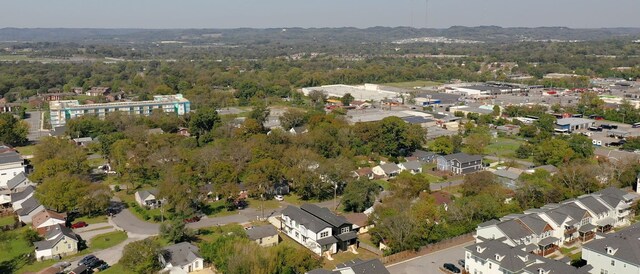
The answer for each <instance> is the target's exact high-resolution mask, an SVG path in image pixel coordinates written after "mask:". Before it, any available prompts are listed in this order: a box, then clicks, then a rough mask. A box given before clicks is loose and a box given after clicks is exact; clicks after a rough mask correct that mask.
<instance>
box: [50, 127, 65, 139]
mask: <svg viewBox="0 0 640 274" xmlns="http://www.w3.org/2000/svg"><path fill="white" fill-rule="evenodd" d="M66 131H67V126H59V127H54V128H53V129H52V130H51V131H49V135H51V136H54V137H59V136H63V135H64V134H65V133H66Z"/></svg>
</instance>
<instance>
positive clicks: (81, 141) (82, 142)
mask: <svg viewBox="0 0 640 274" xmlns="http://www.w3.org/2000/svg"><path fill="white" fill-rule="evenodd" d="M73 142H74V143H75V144H76V145H77V146H81V147H86V146H87V145H89V144H91V143H93V142H94V140H93V138H91V137H82V138H75V139H73Z"/></svg>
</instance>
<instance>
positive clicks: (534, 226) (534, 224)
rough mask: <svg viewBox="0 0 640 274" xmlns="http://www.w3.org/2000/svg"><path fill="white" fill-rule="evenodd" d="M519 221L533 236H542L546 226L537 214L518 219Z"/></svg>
mask: <svg viewBox="0 0 640 274" xmlns="http://www.w3.org/2000/svg"><path fill="white" fill-rule="evenodd" d="M520 221H521V222H522V223H523V224H525V225H526V226H527V227H528V228H529V229H531V230H532V231H533V232H534V233H535V234H542V232H544V229H545V227H546V226H547V225H549V224H548V223H547V222H545V221H544V220H543V219H542V218H540V216H538V215H537V214H529V215H526V216H524V217H521V218H520Z"/></svg>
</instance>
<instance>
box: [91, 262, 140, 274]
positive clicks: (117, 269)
mask: <svg viewBox="0 0 640 274" xmlns="http://www.w3.org/2000/svg"><path fill="white" fill-rule="evenodd" d="M100 273H103V274H135V272H133V271H131V270H129V269H126V268H125V267H124V266H122V265H121V264H114V265H112V266H111V267H109V268H107V269H105V270H103V271H100Z"/></svg>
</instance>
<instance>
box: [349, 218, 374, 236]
mask: <svg viewBox="0 0 640 274" xmlns="http://www.w3.org/2000/svg"><path fill="white" fill-rule="evenodd" d="M344 217H345V218H347V222H350V223H352V224H353V230H355V231H356V232H357V233H358V234H363V233H367V232H369V230H370V229H372V228H373V227H374V224H370V223H369V216H367V214H364V213H349V214H346V215H344Z"/></svg>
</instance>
